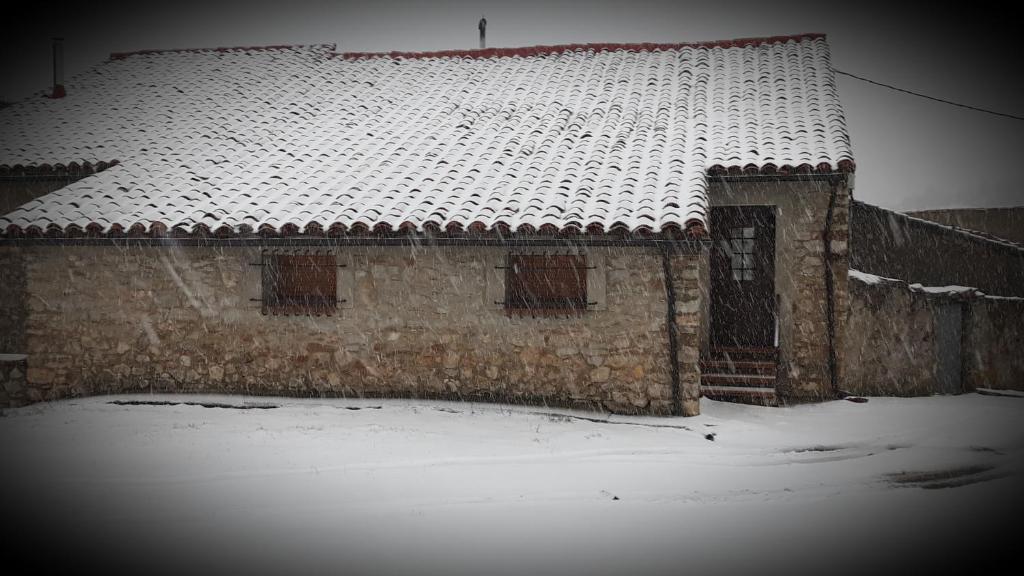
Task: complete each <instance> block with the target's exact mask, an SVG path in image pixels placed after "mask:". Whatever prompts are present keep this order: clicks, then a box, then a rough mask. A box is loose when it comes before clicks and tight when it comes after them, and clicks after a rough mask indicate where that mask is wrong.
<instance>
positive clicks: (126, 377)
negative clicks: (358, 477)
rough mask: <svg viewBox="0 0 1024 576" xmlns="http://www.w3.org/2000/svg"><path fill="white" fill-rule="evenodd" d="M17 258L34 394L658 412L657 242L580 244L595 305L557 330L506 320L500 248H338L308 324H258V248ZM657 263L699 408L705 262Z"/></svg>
mask: <svg viewBox="0 0 1024 576" xmlns="http://www.w3.org/2000/svg"><path fill="white" fill-rule="evenodd" d="M548 249H549V250H550V248H548ZM14 250H15V251H19V252H20V256H21V257H22V259H23V262H24V275H25V292H26V294H27V295H28V316H27V318H26V319H25V321H24V324H25V330H24V332H25V334H26V341H25V343H26V346H25V350H24V351H25V352H27V353H28V372H27V385H28V387H29V388H30V389H31V390H34V391H35V392H33V393H34V394H37V395H38V397H40V398H43V399H56V398H62V397H67V396H76V395H86V394H100V393H118V392H140V391H150V390H153V391H179V392H185V391H189V392H191V391H196V392H198V391H202V392H230V393H243V394H286V395H332V396H333V395H337V396H363V395H372V396H402V397H408V396H413V397H452V398H463V399H496V400H504V401H522V402H531V403H553V404H559V405H573V406H582V407H590V408H599V409H606V410H612V411H615V412H643V413H656V414H666V413H669V412H670V411H671V410H672V386H671V370H670V367H669V361H668V358H669V355H668V328H667V326H668V323H667V306H666V290H665V278H664V273H663V267H662V260H661V253H660V251H659V250H658V249H657V248H639V247H621V248H619V247H616V248H598V247H592V248H588V249H587V253H588V259H589V260H590V262H591V263H593V264H595V266H596V268H595V270H594V271H593V274H595V276H594V277H593V278H590V277H589V276H588V285H589V286H588V287H589V288H590V289H592V290H593V291H594V294H593V295H592V296H593V298H597V299H598V300H599V302H598V303H597V305H596V306H595V307H594V308H595V309H593V310H589V311H587V312H586V313H585V314H584V315H582V316H580V317H569V318H529V317H525V318H524V317H509V316H508V315H507V314H506V313H505V311H504V310H503V308H502V306H501V305H500V304H496V302H498V301H500V300H501V299H502V290H503V280H502V278H503V271H502V270H498V269H497V268H496V267H497V266H499V265H501V264H502V263H503V262H504V255H505V254H506V253H507V250H505V249H502V248H499V247H494V248H491V247H471V246H466V247H457V248H456V247H452V248H440V247H415V246H396V247H381V246H374V247H338V248H335V249H334V250H335V251H336V253H337V254H338V255H339V262H341V263H343V264H345V265H346V267H345V268H340V269H339V286H340V287H339V292H340V294H339V296H340V297H341V298H344V299H345V300H346V303H345V304H344V305H343V307H342V309H340V310H339V311H338V313H337V314H336V315H333V316H330V317H318V318H312V317H284V316H264V315H262V314H261V313H260V306H259V302H258V298H259V290H260V280H259V278H260V276H259V274H260V268H259V267H258V266H252V265H251V264H252V263H254V262H259V259H260V255H259V249H258V248H242V247H220V248H214V247H139V246H133V247H113V246H33V247H27V246H26V247H22V248H18V249H14ZM540 250H542V249H537V250H535V251H540ZM671 260H672V264H673V276H674V277H673V278H672V280H673V282H674V286H675V288H676V297H677V306H678V307H677V323H678V326H679V333H680V334H679V336H680V349H679V354H678V357H679V367H680V370H679V372H680V378H681V381H682V383H683V387H682V389H681V400H682V404H683V407H684V409H685V413H686V414H696V413H697V412H698V409H699V407H698V403H697V397H698V387H697V386H698V379H699V374H698V371H697V370H698V364H697V359H698V352H697V349H696V347H697V340H698V338H699V334H700V333H701V331H702V330H703V327H702V326H701V325H700V324H701V316H700V313H699V311H700V300H701V298H700V294H701V287H700V285H699V284H700V282H699V279H698V278H699V276H700V273H699V270H698V267H699V266H700V263H701V256H700V255H699V254H686V253H683V252H679V251H676V252H673V253H672V255H671Z"/></svg>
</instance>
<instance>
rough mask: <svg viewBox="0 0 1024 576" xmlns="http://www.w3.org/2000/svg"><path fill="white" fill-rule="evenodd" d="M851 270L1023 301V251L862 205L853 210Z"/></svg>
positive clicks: (1003, 242)
mask: <svg viewBox="0 0 1024 576" xmlns="http://www.w3.org/2000/svg"><path fill="white" fill-rule="evenodd" d="M850 216H851V219H850V241H851V249H850V267H851V268H854V269H857V270H860V271H861V272H864V273H869V274H872V275H875V276H878V277H880V278H892V279H899V280H902V281H905V282H908V283H911V284H919V285H920V288H919V289H921V290H925V287H947V288H944V289H943V290H942V291H945V292H951V291H962V292H966V291H968V290H967V287H973V288H976V289H978V290H981V291H983V292H984V293H985V294H988V295H994V296H1018V297H1024V248H1022V247H1020V246H1018V245H1016V244H1013V243H1010V242H1006V241H997V240H993V239H991V238H988V237H984V236H980V235H977V234H972V233H970V232H967V231H964V230H962V229H958V228H953V227H951V226H945V225H942V224H938V223H935V222H929V221H927V220H922V219H920V218H913V217H910V216H907V215H905V214H901V213H899V212H894V211H891V210H886V209H884V208H879V207H877V206H872V205H870V204H865V203H863V202H857V201H854V202H852V203H851V205H850Z"/></svg>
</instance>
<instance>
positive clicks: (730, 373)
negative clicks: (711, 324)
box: [700, 348, 779, 406]
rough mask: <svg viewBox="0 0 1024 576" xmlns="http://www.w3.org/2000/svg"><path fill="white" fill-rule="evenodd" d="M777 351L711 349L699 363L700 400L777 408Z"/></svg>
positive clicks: (761, 349) (768, 349) (766, 349)
mask: <svg viewBox="0 0 1024 576" xmlns="http://www.w3.org/2000/svg"><path fill="white" fill-rule="evenodd" d="M778 365H779V351H778V349H777V348H712V349H711V351H710V357H708V358H702V359H701V361H700V373H701V376H700V391H701V396H703V397H705V398H710V399H712V400H725V401H727V402H739V403H743V404H758V405H761V406H778V398H777V397H776V395H775V374H776V370H777V369H778Z"/></svg>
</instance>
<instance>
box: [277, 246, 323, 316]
mask: <svg viewBox="0 0 1024 576" xmlns="http://www.w3.org/2000/svg"><path fill="white" fill-rule="evenodd" d="M263 278H264V282H263V312H264V313H265V314H266V313H271V314H302V315H307V314H316V315H319V314H331V313H332V312H333V311H334V310H335V308H336V307H337V304H338V296H337V294H338V273H337V264H336V262H335V257H334V255H333V254H272V255H268V260H267V261H265V262H264V276H263Z"/></svg>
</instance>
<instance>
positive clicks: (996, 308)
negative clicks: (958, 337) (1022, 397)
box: [964, 297, 1024, 390]
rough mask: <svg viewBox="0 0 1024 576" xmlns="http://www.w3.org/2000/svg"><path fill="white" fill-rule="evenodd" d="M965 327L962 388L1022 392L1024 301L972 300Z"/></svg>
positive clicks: (1006, 299) (1023, 374)
mask: <svg viewBox="0 0 1024 576" xmlns="http://www.w3.org/2000/svg"><path fill="white" fill-rule="evenodd" d="M965 327H966V337H965V343H966V350H965V353H964V387H965V389H967V390H976V389H978V388H998V389H1012V390H1024V299H1021V298H993V297H986V298H975V299H974V300H972V301H971V303H970V307H969V309H968V315H967V321H966V322H965Z"/></svg>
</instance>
